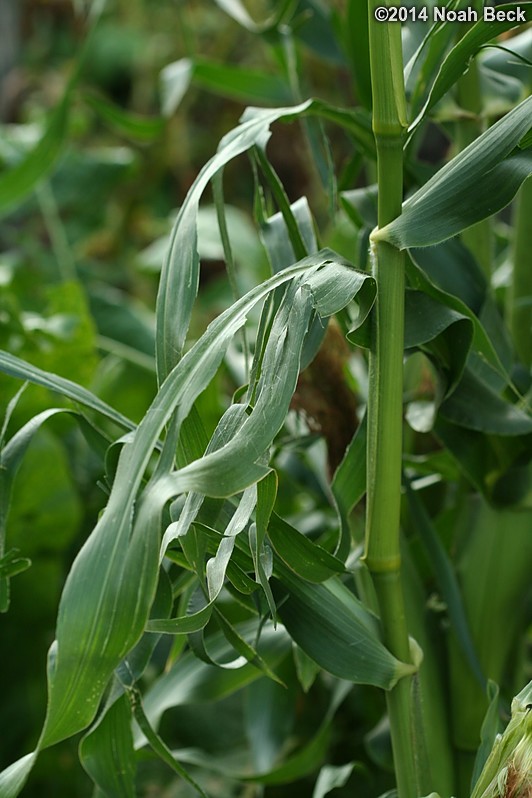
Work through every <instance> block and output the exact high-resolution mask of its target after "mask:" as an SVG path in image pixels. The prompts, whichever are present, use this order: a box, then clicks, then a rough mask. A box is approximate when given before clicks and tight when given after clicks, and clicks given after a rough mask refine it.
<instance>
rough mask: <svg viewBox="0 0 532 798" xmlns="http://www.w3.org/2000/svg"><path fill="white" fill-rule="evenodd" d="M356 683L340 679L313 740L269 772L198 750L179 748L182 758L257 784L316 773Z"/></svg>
mask: <svg viewBox="0 0 532 798" xmlns="http://www.w3.org/2000/svg"><path fill="white" fill-rule="evenodd" d="M351 688H352V685H351V684H349V683H346V682H337V684H336V685H335V686H334V689H333V691H332V696H331V700H330V703H329V706H328V708H327V711H326V713H325V715H324V718H323V721H322V723H321V725H320V726H319V728H318V730H317V731H316V733H315V734H314V735H313V737H312V738H311V739H310V741H309V742H308V743H307V744H306V745H305V746H303V748H301V749H300V750H298V751H296V752H295V753H294V754H292V755H291V756H288V757H287V758H286V760H285V761H284V762H282V763H281V764H279V765H277V766H274V767H273V768H272V769H271V770H266V771H265V772H264V771H263V772H257V773H251V774H250V773H249V770H236V769H235V768H234V767H233V768H232V767H231V766H230V765H226V764H225V762H219V761H217V760H216V759H214V758H213V757H212V756H211V757H206V756H205V755H204V754H201V753H199V752H196V751H194V750H190V749H189V750H185V751H181V752H179V754H180V758H181V760H182V761H185V762H190V763H191V764H195V765H198V766H200V767H202V768H204V769H207V770H211V771H213V772H215V773H221V774H223V775H225V776H227V777H229V778H231V779H235V780H238V781H241V782H252V783H257V784H272V785H275V784H287V783H290V782H292V781H296V780H297V779H301V778H302V777H303V776H306V775H307V774H309V773H313V772H314V771H315V770H316V768H317V767H318V766H319V764H320V763H321V762H322V761H323V759H324V758H325V755H326V753H327V749H328V746H329V743H330V737H331V725H332V721H333V718H334V715H335V713H336V710H337V709H338V707H339V706H340V705H341V703H342V702H343V701H344V699H345V698H346V696H347V695H348V694H349V692H350V690H351Z"/></svg>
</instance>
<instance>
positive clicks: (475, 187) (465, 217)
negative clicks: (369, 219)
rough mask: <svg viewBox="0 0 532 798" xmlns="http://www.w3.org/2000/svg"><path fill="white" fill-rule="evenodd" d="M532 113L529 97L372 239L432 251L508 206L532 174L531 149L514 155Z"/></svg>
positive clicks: (407, 201) (484, 134) (446, 167)
mask: <svg viewBox="0 0 532 798" xmlns="http://www.w3.org/2000/svg"><path fill="white" fill-rule="evenodd" d="M531 114H532V97H529V98H528V99H526V100H524V101H523V102H522V103H520V105H518V106H517V107H516V108H514V109H513V110H512V111H510V113H508V114H506V116H505V117H503V119H501V120H500V121H499V122H497V123H496V124H495V125H493V127H491V128H490V129H489V130H488V131H486V133H483V134H482V135H481V136H479V137H478V138H477V139H476V140H475V141H474V142H473V143H472V144H470V145H469V146H468V147H466V148H465V149H464V150H462V152H461V153H460V154H459V155H457V156H456V157H455V158H453V160H452V161H450V163H448V164H447V165H446V166H444V167H443V168H442V169H440V171H439V172H437V173H436V174H435V175H434V177H433V178H431V179H430V180H429V181H428V182H427V183H426V184H425V185H424V186H423V187H422V188H420V189H419V190H418V191H416V193H415V194H413V195H412V196H411V197H410V198H409V199H408V200H406V202H405V203H404V204H403V212H402V214H401V215H400V216H399V217H397V219H395V220H394V221H393V222H391V223H390V224H388V225H386V226H385V227H383V228H381V229H377V230H375V231H374V232H373V233H372V238H373V239H374V240H375V241H388V242H389V243H391V244H393V245H394V246H395V247H398V248H399V249H406V248H409V247H427V246H431V245H432V244H438V243H439V242H440V241H445V240H446V239H448V238H452V236H455V235H457V234H458V233H460V232H461V231H462V230H465V229H466V228H467V227H469V226H470V225H472V224H475V223H476V222H478V221H480V220H481V219H485V218H486V217H488V216H491V215H493V214H494V213H496V212H497V211H499V210H501V208H504V207H505V205H507V204H508V203H509V202H510V200H511V199H512V198H513V196H514V195H515V193H516V192H517V190H518V188H519V186H520V185H521V183H523V181H524V180H526V178H527V177H528V175H530V174H531V173H532V150H525V151H522V152H520V151H518V152H514V150H515V148H516V147H517V145H518V143H519V141H520V140H521V139H522V137H523V136H524V135H525V134H526V133H527V132H528V131H529V130H530V128H531V126H532V123H531Z"/></svg>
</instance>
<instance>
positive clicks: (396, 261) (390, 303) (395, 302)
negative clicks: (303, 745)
mask: <svg viewBox="0 0 532 798" xmlns="http://www.w3.org/2000/svg"><path fill="white" fill-rule="evenodd" d="M376 7H377V0H369V23H370V31H369V37H370V63H371V79H372V91H373V132H374V134H375V140H376V145H377V170H378V185H379V201H378V224H379V227H383V226H384V225H386V224H388V222H390V221H392V219H394V218H396V217H397V216H398V215H399V214H400V213H401V207H402V198H403V134H404V129H405V126H406V119H405V117H406V114H405V97H404V84H403V66H402V52H401V29H400V26H399V25H398V24H388V23H378V22H376V21H375V17H374V12H375V8H376ZM373 256H374V257H373V274H374V277H375V279H376V282H377V303H376V308H375V313H374V316H373V327H372V343H371V349H370V360H369V371H370V375H369V379H370V395H369V401H368V464H367V474H368V475H367V511H366V513H367V514H366V552H365V561H366V563H367V566H368V569H369V571H370V573H371V576H372V578H373V583H374V585H375V591H376V594H377V599H378V603H379V610H380V616H381V625H382V633H383V639H384V642H385V644H386V645H387V647H388V648H389V649H390V651H391V652H392V653H393V654H394V655H395V656H396V657H397V658H398V659H401V660H403V661H406V662H409V661H410V659H411V657H410V647H409V640H408V630H407V624H406V615H405V607H404V596H403V589H402V584H401V556H400V551H399V521H400V504H401V456H402V397H403V343H404V283H405V276H404V256H403V254H402V253H401V252H400V251H399V250H397V249H395V248H394V247H392V246H390V245H389V244H387V243H378V244H376V245H375V244H374V245H373ZM410 693H411V677H407V678H403V679H401V680H400V681H399V683H398V684H397V686H396V687H395V688H394V689H393V690H391V691H390V692H389V693H387V703H388V714H389V718H390V729H391V736H392V747H393V755H394V764H395V773H396V780H397V789H398V794H399V798H416V796H417V794H418V793H417V778H416V766H415V752H414V745H413V735H412V716H411V700H410Z"/></svg>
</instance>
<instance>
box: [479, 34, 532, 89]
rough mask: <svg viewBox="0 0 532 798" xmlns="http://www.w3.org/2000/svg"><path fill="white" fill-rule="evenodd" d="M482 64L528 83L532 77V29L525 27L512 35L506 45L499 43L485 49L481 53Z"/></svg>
mask: <svg viewBox="0 0 532 798" xmlns="http://www.w3.org/2000/svg"><path fill="white" fill-rule="evenodd" d="M479 60H480V63H481V64H485V65H486V66H488V67H489V68H490V69H492V70H494V71H495V72H498V73H499V74H504V75H510V76H512V77H515V78H517V79H518V80H520V81H521V82H522V83H524V84H525V85H526V83H527V81H528V80H529V78H530V66H529V64H530V63H531V62H532V29H531V28H525V30H524V31H523V32H522V33H518V34H517V35H514V36H512V39H511V42H510V41H506V43H505V45H504V46H502V45H501V43H500V42H499V43H497V45H496V46H491V47H489V49H484V50H483V51H482V53H481V54H480V55H479Z"/></svg>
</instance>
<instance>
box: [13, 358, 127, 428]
mask: <svg viewBox="0 0 532 798" xmlns="http://www.w3.org/2000/svg"><path fill="white" fill-rule="evenodd" d="M0 371H3V372H4V373H5V374H9V375H10V376H11V377H16V378H17V379H19V380H27V381H28V382H33V383H34V384H35V385H42V386H43V388H48V390H50V391H55V393H59V394H61V396H65V397H66V398H67V399H72V401H74V402H77V403H78V404H80V405H82V406H83V407H88V408H89V409H90V410H94V411H95V412H96V413H100V414H101V415H102V416H104V417H105V418H108V419H109V420H110V421H114V423H115V424H118V426H119V427H120V428H121V429H124V430H134V429H135V428H136V425H135V424H134V423H133V422H132V421H130V420H129V419H128V418H126V416H124V415H122V413H119V412H118V410H115V409H114V408H113V407H111V406H110V405H108V404H106V403H105V402H104V401H102V400H101V399H99V398H98V397H97V396H95V395H94V394H93V393H91V392H90V391H88V390H87V389H86V388H83V387H82V386H81V385H78V384H77V383H75V382H72V380H67V379H65V377H58V376H57V375H56V374H50V373H49V372H48V371H43V369H40V368H38V366H33V365H32V364H31V363H28V362H27V361H25V360H21V359H20V358H18V357H15V355H10V354H9V352H3V351H0Z"/></svg>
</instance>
